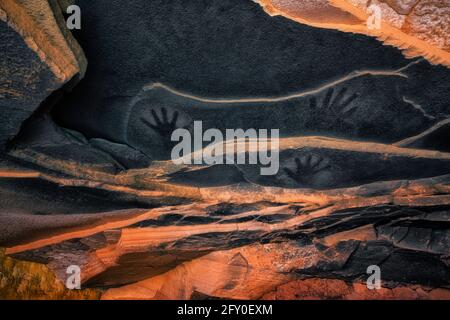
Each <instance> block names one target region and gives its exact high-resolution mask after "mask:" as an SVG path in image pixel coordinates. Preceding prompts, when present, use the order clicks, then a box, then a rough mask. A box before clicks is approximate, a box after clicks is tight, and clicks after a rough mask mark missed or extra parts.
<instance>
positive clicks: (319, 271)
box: [0, 0, 450, 299]
mask: <svg viewBox="0 0 450 320" xmlns="http://www.w3.org/2000/svg"><path fill="white" fill-rule="evenodd" d="M362 2H364V1H353V2H352V3H353V5H354V6H355V7H358V6H360V5H363V3H362ZM75 3H76V4H78V5H80V7H81V9H82V12H83V28H82V29H81V30H80V31H77V32H76V33H75V36H76V38H77V41H78V42H79V43H80V45H81V46H82V47H83V50H84V51H85V52H86V55H87V58H88V60H89V68H88V71H87V73H86V77H85V79H84V80H83V81H82V82H80V83H79V85H77V86H76V87H75V89H74V90H73V92H72V93H71V94H69V95H65V96H64V95H63V98H62V99H59V100H58V99H56V100H55V105H54V108H53V109H52V110H48V109H50V107H49V106H47V108H43V109H41V110H39V111H38V112H35V113H34V114H33V115H32V116H30V115H31V113H32V111H33V110H34V108H35V107H36V106H37V104H39V103H41V102H42V100H43V99H44V98H45V97H46V96H47V95H48V94H50V92H53V91H54V90H56V89H57V88H59V87H61V85H63V83H65V82H66V81H68V80H69V79H70V78H72V77H73V76H74V75H75V74H76V73H80V74H83V72H84V71H83V70H84V67H83V66H85V64H83V62H82V60H80V59H79V58H80V56H79V52H80V51H79V50H78V49H77V47H76V42H75V40H74V39H72V38H71V37H70V34H68V33H66V32H64V31H61V30H62V29H59V30H60V31H58V29H57V28H53V27H52V26H57V25H58V24H59V26H61V20H60V18H61V17H59V18H58V17H56V18H55V19H56V20H55V21H54V20H52V19H53V18H51V16H50V15H48V14H45V13H49V12H50V11H46V10H50V9H48V8H52V9H51V10H53V11H52V12H56V11H55V8H56V7H57V6H60V5H61V6H62V7H65V6H67V4H68V3H66V1H64V2H59V1H50V2H48V3H47V2H46V1H42V2H36V3H34V4H33V5H31V3H30V2H25V1H14V2H13V1H6V0H4V1H2V0H0V8H7V9H8V10H11V9H10V8H17V10H19V9H20V10H22V11H21V12H23V13H24V15H23V17H25V18H27V19H29V20H27V21H29V22H30V23H31V22H33V23H34V25H35V26H41V28H37V29H36V30H39V31H35V29H26V28H25V29H23V30H25V31H26V30H28V31H27V32H30V34H31V36H29V37H26V36H24V34H23V33H21V32H23V31H21V30H22V29H21V30H19V31H18V29H16V24H18V23H19V22H20V21H21V20H20V19H18V18H17V17H16V16H15V15H14V14H13V15H12V16H13V17H16V18H15V19H16V20H17V21H19V22H16V24H14V25H11V24H7V23H4V24H1V22H2V21H6V20H5V19H2V20H1V21H0V28H3V29H0V35H2V37H3V34H5V37H7V39H9V40H8V41H6V42H3V41H2V42H1V43H0V46H2V45H3V46H5V48H6V49H7V50H6V51H3V52H5V53H7V54H6V55H4V56H0V65H4V66H7V67H8V68H10V69H8V70H10V71H11V70H13V69H14V68H16V69H17V70H19V69H20V68H22V69H20V70H22V71H21V72H16V73H15V74H14V75H12V74H11V72H9V71H8V72H7V73H5V76H3V74H0V81H2V83H3V82H5V83H6V84H7V86H6V87H5V86H4V87H0V90H3V91H0V94H3V98H2V99H3V100H1V101H2V103H3V102H4V103H5V106H6V107H7V108H10V109H8V110H16V109H14V108H15V106H16V105H19V104H20V103H24V101H25V100H26V101H29V102H30V103H29V104H27V108H28V107H29V109H26V110H27V112H22V111H21V110H22V109H21V107H19V108H18V109H17V110H19V111H17V112H11V117H5V118H4V119H3V120H2V121H5V123H7V124H8V125H9V126H10V127H14V128H15V131H14V132H13V131H10V132H8V140H11V139H10V138H12V137H13V136H14V137H15V138H14V139H13V140H11V142H10V143H9V148H8V150H7V151H5V152H3V153H2V154H1V157H0V246H1V247H4V248H5V255H6V257H4V255H3V253H2V254H1V255H0V298H14V297H22V298H29V297H32V298H33V297H37V296H39V295H40V297H41V298H48V299H51V298H99V297H100V295H101V298H103V299H199V298H229V299H330V298H331V299H449V289H450V268H449V262H450V260H449V256H450V225H449V212H450V153H449V150H450V146H449V141H448V123H449V102H450V100H449V99H450V71H449V69H447V68H445V67H443V66H436V65H432V64H430V63H429V62H428V61H426V60H424V59H415V60H410V59H406V58H405V57H404V56H403V55H402V54H401V52H400V51H399V50H397V49H395V48H393V47H388V46H385V45H383V44H382V43H381V42H378V41H377V40H375V39H372V38H370V37H367V36H364V35H354V34H346V33H341V32H336V31H334V30H326V29H324V28H322V27H323V24H327V23H328V24H329V23H330V21H332V22H333V23H336V22H342V25H344V24H345V25H346V24H348V25H351V26H354V27H355V28H356V27H358V26H359V25H360V24H361V19H360V18H359V17H358V15H355V14H354V12H349V11H346V10H337V9H336V3H337V2H336V3H335V2H334V1H325V0H324V1H290V2H287V1H281V0H277V1H275V0H274V1H272V2H271V5H273V6H284V7H283V8H285V9H286V10H289V12H290V13H289V14H290V15H292V16H294V15H295V16H296V17H297V18H298V17H301V19H303V20H305V21H306V22H307V23H306V24H310V25H312V26H315V27H320V28H313V27H311V26H307V25H305V24H299V23H298V22H296V21H292V20H291V19H286V18H284V17H270V16H269V15H267V14H266V13H265V12H264V11H263V9H262V8H261V7H260V6H259V5H258V4H256V3H253V2H251V1H240V0H220V1H219V0H217V1H216V0H208V1H189V2H186V1H180V0H170V1H167V0H165V1H162V0H161V1H144V0H142V1H140V0H139V1H133V2H124V1H119V0H112V1H108V2H107V3H106V2H102V1H85V0H77V1H75ZM342 3H344V1H342ZM382 3H383V5H384V6H387V7H389V8H390V9H391V10H392V12H393V15H392V17H398V16H406V17H407V18H408V19H413V18H414V17H415V16H414V15H418V16H420V15H421V13H420V12H422V11H420V10H423V9H421V6H423V5H424V3H426V1H421V0H419V1H388V0H386V1H383V2H382ZM62 4H64V6H63V5H62ZM299 4H302V6H301V7H299ZM444 4H445V3H444ZM364 5H367V3H364ZM46 8H47V9H46ZM268 8H269V7H268V6H267V5H266V7H265V9H266V10H268ZM361 8H362V7H361ZM15 10H16V9H15ZM36 10H43V14H42V15H40V18H39V19H37V16H39V15H38V14H36V12H38V11H36ZM277 10H278V9H277ZM280 10H281V9H280ZM6 11H7V10H5V12H6ZM425 11H426V10H425ZM0 12H2V11H0ZM9 12H10V15H11V12H12V11H9ZM106 13H107V14H106ZM272 13H273V12H272ZM3 16H4V15H2V16H1V17H2V18H3ZM292 16H289V18H292ZM20 17H22V15H20ZM13 20H14V19H13ZM13 20H11V19H9V20H7V21H13ZM16 20H14V21H16ZM293 20H296V19H293ZM406 20H407V19H406V18H405V21H406ZM419 20H420V19H419ZM311 21H313V22H314V24H313V23H311ZM396 21H397V20H395V21H394V20H392V21H391V20H390V21H389V23H392V24H394V22H396ZM439 21H441V20H439ZM439 21H438V22H439ZM435 22H436V21H435ZM396 23H397V22H396ZM408 23H410V28H411V29H410V30H411V34H413V33H414V32H416V33H417V34H418V33H419V31H413V29H414V28H416V27H417V26H418V25H420V24H418V23H416V22H414V23H412V22H408ZM315 24H317V25H315ZM438 24H439V23H438ZM405 25H406V22H405ZM27 27H29V25H27ZM326 28H329V26H328V27H326ZM392 28H394V26H392ZM396 28H397V27H396ZM1 30H4V31H5V33H2V31H1ZM31 30H34V31H33V32H38V33H39V34H40V36H39V37H41V36H42V38H39V37H38V36H36V35H35V33H32V31H31ZM137 30H138V32H137ZM414 30H416V29H414ZM57 31H58V32H57ZM344 31H348V30H344ZM360 31H361V30H360ZM405 32H406V31H405ZM359 33H364V32H362V31H361V32H359ZM408 34H409V33H408ZM27 35H28V33H27ZM433 36H437V38H433V39H442V36H439V33H433ZM30 37H31V38H30ZM33 37H37V38H36V39H38V40H39V41H41V42H40V45H41V46H42V48H41V47H39V48H41V49H40V50H41V51H38V54H36V52H37V51H36V48H35V47H33V46H31V47H30V46H29V43H28V42H27V41H31V40H30V39H35V38H33ZM415 37H416V36H415ZM417 37H419V35H417ZM24 39H28V40H26V41H25V40H24ZM421 39H422V40H423V41H431V40H430V39H431V38H430V36H429V34H427V33H423V37H422V38H421ZM2 40H3V38H2ZM38 40H34V41H38ZM44 40H45V41H44ZM385 40H386V39H385ZM433 41H434V40H433ZM439 41H440V40H439ZM47 42H48V43H47ZM5 43H6V45H5ZM11 43H17V46H11ZM386 43H389V41H387V42H386ZM427 43H428V44H429V45H430V44H431V45H434V44H432V42H427ZM406 49H408V50H410V55H414V56H416V55H417V54H416V53H417V52H416V51H412V50H413V49H412V48H409V47H408V48H406ZM444 49H445V48H441V49H439V50H442V51H445V50H444ZM8 50H9V51H8ZM46 50H47V51H46ZM414 50H415V49H414ZM3 52H2V53H3ZM44 53H45V54H46V56H45V57H47V59H43V58H42V57H43V54H44ZM424 56H425V57H426V58H430V57H429V55H427V54H424ZM430 60H433V59H430ZM438 60H439V59H438ZM52 62H54V65H53V64H51V63H52ZM433 62H436V61H434V60H433ZM437 62H441V60H439V61H437ZM62 63H65V64H62ZM56 67H60V69H61V70H62V71H61V72H62V73H58V72H56V71H55V70H57V69H56ZM11 68H12V69H11ZM30 68H32V69H30ZM30 70H34V71H36V72H34V71H33V72H31V73H30V72H29V71H30ZM30 75H31V76H30ZM30 77H31V78H30ZM33 81H37V82H36V85H35V86H34V85H33V84H34V82H33ZM30 83H31V85H30V86H29V87H26V86H25V84H30ZM10 84H11V85H10ZM14 85H15V86H16V87H14ZM2 88H6V89H7V90H9V91H5V90H6V89H2ZM10 89H14V90H16V91H11V90H10ZM30 90H34V91H33V93H31V91H30ZM14 92H15V93H17V94H18V95H17V96H14V94H13V93H14ZM61 95H62V94H61ZM21 99H22V100H21ZM23 99H25V100H23ZM33 103H34V104H33ZM32 106H34V107H32ZM14 117H17V118H14ZM19 118H20V119H19ZM25 119H28V120H27V121H25V122H23V120H25ZM16 120H17V122H16ZM19 120H20V121H19ZM194 121H202V124H203V129H204V130H206V129H210V128H215V129H218V130H219V131H220V130H222V131H223V130H225V129H228V128H241V129H244V130H245V129H251V128H254V129H273V128H276V129H279V130H280V139H279V140H278V146H279V153H278V158H277V159H278V160H279V168H278V169H279V170H278V171H277V172H276V174H274V175H269V176H266V175H262V174H261V168H262V167H264V165H261V164H216V165H207V164H205V163H202V164H196V165H190V164H179V163H178V164H175V163H174V162H172V161H171V159H170V156H171V150H172V147H173V145H174V144H173V142H172V141H171V139H170V137H171V134H172V132H173V131H174V130H176V129H178V128H185V129H188V130H189V132H190V133H193V125H194ZM20 124H22V125H21V126H20ZM19 127H20V130H19ZM19 131H20V133H19V134H16V133H17V132H19ZM268 140H270V142H273V143H275V140H271V138H269V139H268ZM5 141H6V140H5ZM230 143H231V142H230V141H227V142H226V144H230ZM237 145H238V146H237V148H236V149H234V151H233V152H232V154H231V155H228V156H232V157H234V158H237V157H238V156H248V157H250V156H251V155H253V154H254V153H255V152H256V150H255V149H254V146H253V145H250V144H248V143H246V142H243V141H238V142H237ZM239 146H244V147H248V149H246V148H244V149H242V148H239ZM252 148H253V149H252ZM208 150H209V151H210V146H208V145H207V144H203V145H201V146H199V147H198V148H197V149H193V150H191V151H192V152H191V153H188V154H185V155H182V157H187V158H191V159H196V158H198V157H199V156H201V155H203V154H204V152H206V151H208ZM222 151H223V149H222ZM71 265H77V266H79V267H80V268H81V271H82V273H81V280H82V287H83V289H87V290H86V291H80V292H77V294H71V293H70V292H69V293H67V291H66V290H64V289H63V287H62V286H63V283H64V282H65V280H66V278H67V268H68V267H69V266H71ZM374 265H375V266H378V267H380V269H381V280H382V288H381V289H379V290H369V289H368V288H367V286H366V284H365V281H366V279H367V277H368V274H367V268H368V267H369V266H374ZM23 272H30V273H31V274H32V276H30V277H31V278H30V279H28V278H27V279H24V280H21V281H18V280H17V279H18V277H20V275H21V274H22V273H23ZM5 275H6V276H5ZM205 275H207V276H205ZM15 286H17V287H19V288H20V290H16V291H17V292H19V293H20V294H19V295H14V294H13V293H14V292H13V291H14V289H15V288H16V287H15ZM91 289H94V290H91ZM46 290H47V291H48V290H54V291H55V292H56V293H55V294H48V292H43V291H46Z"/></svg>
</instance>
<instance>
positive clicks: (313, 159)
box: [309, 155, 320, 167]
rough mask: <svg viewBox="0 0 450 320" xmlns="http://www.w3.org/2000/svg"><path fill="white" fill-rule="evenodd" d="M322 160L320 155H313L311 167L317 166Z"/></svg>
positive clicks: (310, 161)
mask: <svg viewBox="0 0 450 320" xmlns="http://www.w3.org/2000/svg"><path fill="white" fill-rule="evenodd" d="M319 161H320V157H318V156H316V155H312V156H311V159H310V160H309V165H310V166H311V167H315V166H316V165H317V164H318V163H319Z"/></svg>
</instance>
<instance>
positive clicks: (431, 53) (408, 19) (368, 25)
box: [254, 0, 450, 66]
mask: <svg viewBox="0 0 450 320" xmlns="http://www.w3.org/2000/svg"><path fill="white" fill-rule="evenodd" d="M254 1H255V2H257V3H259V4H260V5H261V6H262V7H263V8H264V10H266V12H267V13H268V14H270V15H272V16H274V15H282V16H285V17H287V18H289V19H292V20H294V21H297V22H299V23H303V24H307V25H311V26H314V27H318V28H327V29H336V30H339V31H344V32H352V33H360V34H366V35H369V36H373V37H376V38H377V39H379V40H381V41H383V42H384V43H385V44H387V45H392V46H395V47H397V48H399V49H400V50H402V51H403V52H404V54H405V56H406V57H409V58H412V57H418V56H422V57H425V58H426V59H428V60H429V61H430V62H432V63H436V64H443V65H446V66H450V35H449V32H448V25H449V23H450V2H449V1H448V0H443V1H442V0H314V1H311V0H254ZM377 19H378V21H377Z"/></svg>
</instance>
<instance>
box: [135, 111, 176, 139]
mask: <svg viewBox="0 0 450 320" xmlns="http://www.w3.org/2000/svg"><path fill="white" fill-rule="evenodd" d="M151 113H152V116H153V120H154V121H155V124H152V123H151V122H150V121H148V120H147V119H146V118H144V117H141V121H142V122H143V123H145V125H147V126H148V127H150V128H152V129H153V130H154V131H155V132H156V133H158V134H159V135H160V136H161V137H163V138H167V137H170V136H171V135H172V132H173V131H175V130H176V129H177V120H178V111H176V110H175V112H174V113H173V117H172V120H170V121H169V119H168V117H167V109H166V108H164V107H163V108H161V118H160V117H159V116H158V114H157V113H156V111H155V110H154V109H152V110H151Z"/></svg>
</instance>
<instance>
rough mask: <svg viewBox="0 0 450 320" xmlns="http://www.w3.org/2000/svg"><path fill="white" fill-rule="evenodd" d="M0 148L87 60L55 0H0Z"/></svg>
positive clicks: (85, 64) (77, 75)
mask: <svg viewBox="0 0 450 320" xmlns="http://www.w3.org/2000/svg"><path fill="white" fill-rule="evenodd" d="M0 39H1V41H0V74H1V80H0V107H1V109H2V112H3V114H4V116H3V117H2V119H1V120H0V148H1V149H2V150H4V148H5V145H6V143H7V142H8V141H10V140H11V139H12V138H14V137H15V136H16V135H17V133H18V132H19V130H20V128H21V125H22V123H23V122H24V121H25V120H26V119H28V118H29V117H30V116H31V115H32V114H33V112H34V111H35V110H36V109H37V108H38V107H39V106H40V105H41V103H42V102H43V101H44V100H45V99H46V98H47V97H48V96H49V95H50V94H52V93H53V92H54V91H55V90H57V89H59V88H61V87H62V86H63V85H64V84H66V83H68V82H69V81H70V80H72V79H74V77H78V78H81V77H82V76H83V75H84V72H85V70H86V66H87V61H86V58H85V57H84V54H83V51H82V49H81V48H80V47H79V45H78V44H77V42H76V40H75V39H74V38H73V37H72V35H71V34H70V32H69V31H68V30H67V28H66V26H65V20H64V17H63V11H62V8H61V7H60V6H59V2H58V1H57V0H52V1H50V2H48V1H46V0H36V1H17V0H1V1H0Z"/></svg>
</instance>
